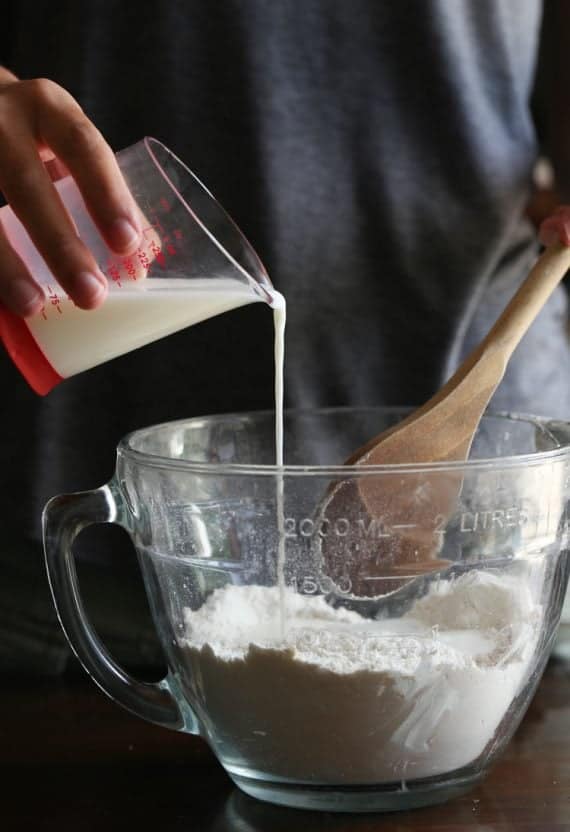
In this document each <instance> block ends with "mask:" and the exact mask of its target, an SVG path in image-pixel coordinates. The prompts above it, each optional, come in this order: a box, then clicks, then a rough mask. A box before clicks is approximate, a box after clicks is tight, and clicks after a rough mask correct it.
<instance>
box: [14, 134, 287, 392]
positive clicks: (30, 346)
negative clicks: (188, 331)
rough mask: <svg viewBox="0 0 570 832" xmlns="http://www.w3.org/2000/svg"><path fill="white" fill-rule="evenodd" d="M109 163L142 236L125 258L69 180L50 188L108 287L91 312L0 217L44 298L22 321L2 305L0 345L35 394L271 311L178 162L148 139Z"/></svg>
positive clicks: (232, 230) (223, 221) (259, 267)
mask: <svg viewBox="0 0 570 832" xmlns="http://www.w3.org/2000/svg"><path fill="white" fill-rule="evenodd" d="M117 161H118V164H119V167H120V169H121V171H122V173H123V175H124V177H125V179H126V182H127V185H128V186H129V188H130V190H131V193H132V195H133V197H134V199H135V202H136V203H137V206H138V209H139V212H140V223H141V228H142V242H141V244H140V246H139V248H138V250H137V251H136V252H134V254H132V255H129V256H128V257H124V256H118V255H116V254H114V253H113V252H111V251H110V249H109V248H108V247H107V245H106V244H105V242H104V240H103V238H102V237H101V235H100V233H99V231H98V229H97V228H96V226H95V225H94V223H93V221H92V220H91V217H90V216H89V214H88V212H87V209H86V207H85V204H84V202H83V199H82V197H81V194H80V192H79V190H78V188H77V186H76V184H75V182H74V180H73V179H72V178H71V177H66V178H64V179H62V180H60V181H59V182H56V183H55V187H56V188H57V190H58V191H59V195H60V197H61V199H62V200H63V203H64V205H65V207H66V208H67V210H68V212H69V214H70V216H71V217H72V219H73V221H74V223H75V225H76V228H77V232H78V234H79V236H80V237H81V238H82V240H83V241H84V242H85V243H86V245H87V246H88V247H89V248H90V249H91V251H92V252H93V254H94V256H95V259H96V260H97V262H98V265H99V267H100V268H101V271H102V272H103V273H104V274H105V275H106V277H107V278H108V282H109V294H108V297H107V300H106V301H105V303H104V304H103V305H102V306H101V307H99V308H98V309H96V310H89V311H85V310H82V309H79V308H78V307H76V306H75V304H74V303H73V301H72V300H71V299H70V298H69V297H68V296H67V294H66V293H65V292H64V291H63V290H62V289H61V287H60V286H59V285H58V284H57V282H56V280H55V278H54V277H53V275H52V274H51V272H50V271H49V269H48V267H47V265H46V263H45V261H44V260H43V258H42V257H41V256H40V254H39V253H38V251H37V249H36V248H35V246H34V245H33V243H32V241H31V240H30V238H29V236H28V234H27V232H26V230H25V228H24V227H23V225H22V224H21V223H20V222H19V220H18V219H17V217H16V216H15V214H14V213H13V211H12V209H11V208H10V207H9V206H5V207H4V208H2V209H0V222H1V223H2V226H3V228H4V231H5V233H6V236H7V237H8V240H9V241H10V243H11V245H12V246H13V248H14V249H15V250H16V251H17V252H18V254H19V256H20V257H21V258H22V260H23V261H24V263H25V264H26V266H27V267H28V269H29V270H30V272H31V274H32V275H33V276H34V278H35V279H36V281H38V283H39V284H40V286H41V287H42V288H43V290H44V292H45V296H46V300H45V304H44V306H43V309H42V311H41V313H40V314H38V315H36V316H34V317H33V318H28V319H25V320H24V319H21V318H19V317H17V316H16V315H13V314H12V313H10V312H9V311H8V310H7V309H6V308H4V307H3V306H2V305H1V304H0V337H1V339H2V341H3V342H4V345H5V347H6V349H7V351H8V353H9V354H10V356H11V358H12V359H13V361H14V363H15V364H16V366H17V367H18V368H19V369H20V371H21V372H22V374H23V375H24V377H25V378H26V379H27V381H28V382H29V384H30V385H31V386H32V388H33V389H34V390H35V391H36V392H37V393H40V394H45V393H48V392H49V391H50V390H51V389H52V388H53V387H54V386H55V385H56V384H57V383H59V382H60V381H62V379H64V378H68V377H69V376H72V375H75V374H76V373H80V372H82V371H83V370H87V369H89V368H90V367H94V366H95V365H97V364H101V363H103V362H104V361H108V360H109V359H111V358H114V357H116V356H118V355H122V354H123V353H125V352H129V351H130V350H134V349H136V348H137V347H140V346H143V345H144V344H148V343H150V342H151V341H155V340H157V339H158V338H162V337H164V336H166V335H169V334H171V333H173V332H176V331H177V330H179V329H182V328H184V327H187V326H190V325H192V324H194V323H198V322H199V321H201V320H204V319H206V318H209V317H212V316H214V315H218V314H220V313H222V312H225V311H227V310H229V309H235V308H237V307H239V306H243V305H245V304H247V303H254V302H256V301H265V302H267V303H271V288H272V287H271V283H270V281H269V278H268V276H267V273H266V271H265V268H264V267H263V264H262V263H261V261H260V260H259V258H258V257H257V255H256V253H255V251H254V250H253V249H252V247H251V246H250V244H249V243H248V242H247V240H246V239H245V237H244V236H243V234H242V233H241V232H240V230H239V229H238V227H237V226H236V225H235V224H234V223H233V221H232V220H231V218H230V217H229V216H228V215H227V214H226V212H225V211H224V209H223V208H222V207H221V206H220V205H219V203H218V202H217V201H216V200H215V198H214V197H213V196H212V194H211V193H210V192H209V191H208V190H207V189H206V187H205V186H204V185H203V184H202V183H201V182H200V180H199V179H198V178H197V177H196V176H195V175H194V174H193V173H192V172H191V171H190V170H189V169H188V168H187V167H186V165H184V163H183V162H181V161H180V159H178V158H177V157H176V156H175V155H174V154H173V153H172V152H171V151H170V150H168V148H166V147H165V146H164V145H163V144H161V142H159V141H157V140H156V139H153V138H149V137H147V138H145V139H143V140H141V141H140V142H138V143H137V144H134V145H132V146H131V147H129V148H127V149H126V150H122V151H120V152H119V153H118V154H117Z"/></svg>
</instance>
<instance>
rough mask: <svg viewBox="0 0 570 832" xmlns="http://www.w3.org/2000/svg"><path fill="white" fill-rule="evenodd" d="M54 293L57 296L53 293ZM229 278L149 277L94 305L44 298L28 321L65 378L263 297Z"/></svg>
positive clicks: (243, 284)
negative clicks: (39, 310) (39, 309)
mask: <svg viewBox="0 0 570 832" xmlns="http://www.w3.org/2000/svg"><path fill="white" fill-rule="evenodd" d="M56 297H57V296H56ZM261 300H262V297H261V296H260V295H257V294H255V293H254V291H253V290H252V288H251V287H250V286H249V285H248V284H247V283H245V282H243V283H242V282H240V281H238V280H233V279H231V278H215V279H210V278H193V279H191V280H187V279H184V278H147V279H146V280H141V281H137V282H136V283H134V282H133V283H132V285H123V286H122V287H121V288H114V287H110V290H109V294H108V296H107V299H106V300H105V302H104V303H103V305H102V306H100V307H99V308H98V309H93V310H88V311H86V310H83V309H79V308H78V307H77V306H75V304H74V303H73V302H72V301H71V300H70V299H68V298H62V297H57V302H52V301H51V300H50V298H49V297H48V298H47V301H46V304H45V307H44V311H43V313H42V314H39V315H36V316H34V317H33V318H28V319H27V320H26V324H27V326H28V328H29V330H30V332H31V334H32V335H33V337H34V339H35V341H36V343H37V344H38V346H39V348H40V350H41V351H42V352H43V354H44V356H45V357H46V359H47V360H48V361H49V363H50V364H51V366H52V367H53V368H54V370H55V371H56V372H57V373H58V374H59V375H60V376H61V377H62V378H68V377H69V376H72V375H74V374H75V373H79V372H82V371H83V370H87V369H89V368H90V367H94V366H96V365H97V364H101V363H103V362H104V361H109V360H110V359H111V358H115V357H116V356H118V355H122V354H123V353H126V352H129V351H130V350H134V349H137V347H141V346H143V345H144V344H148V343H150V342H152V341H156V340H157V339H159V338H163V337H164V336H165V335H170V334H171V333H173V332H177V331H178V330H180V329H183V328H185V327H187V326H192V325H193V324H196V323H198V322H199V321H203V320H205V319H206V318H211V317H213V316H214V315H220V314H221V313H222V312H226V311H228V310H230V309H236V308H238V307H240V306H244V305H245V304H248V303H254V302H256V301H261Z"/></svg>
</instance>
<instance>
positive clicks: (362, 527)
mask: <svg viewBox="0 0 570 832" xmlns="http://www.w3.org/2000/svg"><path fill="white" fill-rule="evenodd" d="M403 415H404V411H402V410H398V409H379V408H346V409H328V410H315V411H306V412H303V411H299V412H290V413H287V414H286V416H285V460H286V463H287V464H286V466H285V467H283V468H277V467H276V466H275V465H274V459H275V449H274V442H275V439H274V416H273V414H272V413H245V414H237V415H236V414H233V415H221V416H212V417H207V418H194V419H187V420H184V421H179V422H173V423H170V424H164V425H158V426H155V427H150V428H145V429H143V430H139V431H137V432H135V433H133V434H131V435H129V436H127V437H126V438H125V439H124V440H123V441H122V442H121V443H120V445H119V447H118V452H117V465H116V471H115V474H114V476H113V478H112V480H111V482H109V483H108V484H107V485H104V486H102V487H101V488H98V489H96V490H94V491H88V492H83V493H80V494H71V495H65V496H59V497H55V498H54V499H52V500H51V501H50V502H49V503H48V505H47V507H46V509H45V513H44V539H45V551H46V559H47V568H48V573H49V579H50V584H51V588H52V592H53V596H54V600H55V604H56V606H57V609H58V612H59V616H60V620H61V623H62V625H63V628H64V630H65V632H66V634H67V637H68V639H69V641H70V643H71V645H72V647H73V649H74V651H75V653H76V654H77V656H78V658H79V659H80V661H81V662H82V663H83V665H84V667H85V668H86V670H87V672H88V673H89V674H90V675H91V676H92V677H93V679H94V681H95V682H96V683H97V684H98V685H100V687H101V688H102V689H103V690H104V691H105V692H106V693H107V694H108V695H109V696H110V697H112V698H113V699H114V700H116V701H117V702H118V703H120V704H122V705H123V706H125V707H126V708H128V709H129V710H131V711H132V712H134V713H136V714H139V715H140V716H142V717H144V718H146V719H149V720H152V721H154V722H155V723H158V724H160V725H163V726H166V727H169V728H173V729H176V730H181V731H186V732H189V733H196V734H200V735H201V736H202V737H203V738H204V739H205V740H206V742H208V743H209V745H210V746H211V748H212V750H213V752H214V753H215V754H216V756H217V758H218V759H219V761H220V763H221V764H222V765H223V766H224V768H225V769H226V771H227V772H228V774H229V775H230V777H231V778H232V779H233V781H234V782H235V783H236V784H237V785H238V786H239V787H240V788H241V789H243V790H244V791H245V792H247V793H248V794H250V795H253V796H255V797H258V798H261V799H264V800H268V801H272V802H275V803H281V804H286V805H290V806H299V807H305V808H318V809H325V810H340V811H358V810H363V811H371V810H394V809H405V808H410V807H413V806H420V805H426V804H430V803H435V802H439V801H444V800H447V799H449V798H451V797H453V796H454V795H457V794H460V793H462V792H464V791H465V790H467V789H469V788H470V787H471V786H472V785H473V784H475V783H477V782H478V781H479V780H480V778H481V777H482V776H483V775H484V774H485V772H486V771H487V770H488V768H489V766H490V765H491V764H492V763H493V761H494V760H495V759H496V758H497V756H498V755H499V754H500V753H501V751H502V749H503V748H504V747H505V744H506V743H507V742H508V741H509V739H510V737H511V736H512V734H513V732H514V731H515V729H516V727H517V725H518V723H519V721H520V720H521V718H522V716H523V714H524V712H525V710H526V708H527V706H528V704H529V701H530V698H531V697H532V694H533V691H534V690H535V688H536V685H537V683H538V681H539V679H540V675H541V673H542V671H543V668H544V666H545V664H546V661H547V658H548V656H549V652H550V650H551V647H552V643H553V640H554V637H555V634H556V627H557V624H558V619H559V616H560V611H561V607H562V601H563V597H564V592H565V588H566V584H567V577H568V558H567V549H568V516H567V506H568V491H569V485H570V477H569V464H570V442H569V440H570V427H569V426H568V425H567V424H565V423H561V422H548V421H545V420H538V419H534V418H530V417H522V416H515V415H498V416H493V415H488V416H485V417H484V418H483V420H482V422H481V425H480V428H479V430H478V433H477V435H476V437H475V441H474V443H473V447H472V451H471V455H470V459H469V460H468V461H467V462H465V463H436V464H430V465H417V466H411V465H392V466H380V467H372V466H360V467H358V466H343V464H342V462H343V460H344V459H346V458H348V457H349V455H350V454H351V453H352V452H353V451H354V449H355V448H357V447H358V446H359V445H361V444H363V443H364V442H365V441H366V440H368V439H369V438H370V437H371V436H373V435H375V434H377V433H378V432H380V431H381V430H383V429H385V428H387V427H388V426H389V425H391V424H394V423H395V422H397V421H398V420H399V419H401V418H402V416H403ZM369 478H376V479H377V480H378V481H379V482H380V481H381V482H382V489H381V491H382V493H384V494H386V493H389V492H390V490H391V488H392V487H393V488H394V489H399V490H400V492H401V491H402V490H404V491H406V490H407V491H408V492H409V494H411V495H412V496H413V499H412V500H411V502H410V505H411V506H412V507H413V506H414V505H416V506H417V507H418V511H417V513H415V512H414V511H413V510H412V511H411V512H410V513H409V515H408V516H407V517H405V518H402V517H401V516H399V517H397V518H395V517H394V516H393V515H392V514H391V509H390V505H389V503H388V504H387V505H386V506H384V507H380V509H379V511H378V512H377V513H376V514H375V515H374V516H370V514H368V512H367V509H366V508H365V506H364V505H363V503H362V502H361V501H359V497H358V495H359V485H360V484H361V483H362V481H363V480H364V479H367V481H369ZM446 486H449V487H450V488H452V489H455V493H456V498H455V500H454V501H452V503H451V508H450V509H449V511H448V512H447V513H446V514H445V515H444V514H442V513H441V511H437V510H436V509H437V506H438V503H437V500H436V501H435V502H433V508H434V511H433V512H431V513H430V507H431V506H432V502H430V501H433V499H434V497H433V495H434V494H437V493H441V490H442V488H443V489H445V488H446ZM339 487H342V488H345V489H346V494H347V495H349V496H351V495H352V496H351V499H347V500H346V501H345V502H344V504H342V506H343V510H342V511H341V512H340V513H339V511H338V505H339V503H338V502H335V505H336V506H337V511H336V514H335V515H334V516H329V515H327V513H326V511H325V512H323V505H326V495H327V494H330V491H331V489H333V488H339ZM420 509H421V510H420ZM396 519H397V520H398V522H395V520H396ZM402 520H404V522H402ZM92 523H118V524H120V525H121V526H123V527H124V528H125V529H126V530H127V531H128V533H129V534H130V535H131V538H132V540H133V543H134V545H135V547H136V550H137V552H138V557H139V562H140V567H141V570H142V573H143V577H144V581H145V585H146V590H147V594H148V598H149V602H150V605H151V609H152V612H153V616H154V621H155V624H156V628H157V631H158V633H159V636H160V640H161V643H162V647H163V650H164V654H165V658H166V661H167V664H168V674H167V676H166V677H165V678H164V679H163V680H162V681H161V682H160V683H158V684H149V683H145V682H141V681H139V680H137V679H134V678H132V677H130V676H129V675H128V674H126V673H125V672H124V671H123V670H122V669H121V668H120V667H119V666H118V665H117V664H116V663H115V662H114V661H113V659H112V657H111V656H110V655H109V654H108V653H107V651H106V650H105V648H104V647H103V646H102V644H101V643H100V642H99V640H98V638H97V636H96V634H95V632H94V630H93V628H92V627H91V625H90V623H89V621H88V620H87V618H86V616H85V613H84V610H83V607H82V603H81V598H80V592H79V587H78V581H77V576H76V572H75V567H74V561H73V555H72V543H73V540H74V538H75V536H76V535H77V534H78V533H79V531H80V530H81V529H83V528H84V527H85V526H87V525H89V524H92ZM426 552H428V553H429V557H427V559H426ZM418 553H422V554H421V556H420V555H419V554H418ZM189 788H191V784H189Z"/></svg>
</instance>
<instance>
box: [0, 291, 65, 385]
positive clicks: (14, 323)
mask: <svg viewBox="0 0 570 832" xmlns="http://www.w3.org/2000/svg"><path fill="white" fill-rule="evenodd" d="M0 340H1V341H2V343H3V344H4V346H5V348H6V351H7V353H8V355H9V356H10V358H11V359H12V361H13V362H14V364H15V365H16V367H17V368H18V370H19V371H20V372H21V374H22V375H23V376H24V378H25V379H26V381H27V382H28V384H29V385H30V387H31V388H32V390H34V392H35V393H37V394H38V395H40V396H45V395H46V394H47V393H49V391H50V390H53V388H54V387H55V386H56V384H59V383H60V381H63V378H62V376H60V375H59V373H58V372H56V370H54V368H53V367H52V365H51V364H50V363H49V361H48V360H47V358H46V357H45V355H44V354H43V352H42V351H41V349H40V348H39V346H38V344H37V343H36V340H35V338H34V336H33V335H32V333H31V332H30V330H29V328H28V326H27V324H26V321H25V319H24V318H20V317H18V316H17V315H15V314H14V313H13V312H10V310H9V309H6V307H5V306H3V305H2V304H1V303H0Z"/></svg>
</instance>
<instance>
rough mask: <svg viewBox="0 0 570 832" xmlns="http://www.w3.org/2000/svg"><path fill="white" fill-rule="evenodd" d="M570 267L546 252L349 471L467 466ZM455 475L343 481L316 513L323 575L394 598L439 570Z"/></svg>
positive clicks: (350, 591) (458, 475) (564, 254)
mask: <svg viewBox="0 0 570 832" xmlns="http://www.w3.org/2000/svg"><path fill="white" fill-rule="evenodd" d="M568 268H570V248H568V247H565V246H562V245H561V244H556V245H553V246H551V247H549V248H548V249H546V250H545V251H544V253H543V254H542V255H541V256H540V258H539V259H538V260H537V262H536V263H535V265H534V267H533V269H532V271H531V272H530V274H529V275H528V277H527V278H526V280H525V281H524V283H523V284H522V285H521V286H520V288H519V289H518V291H517V292H516V294H515V295H514V297H513V298H512V300H511V301H510V303H509V304H508V305H507V307H506V309H505V310H504V311H503V313H502V315H501V316H500V318H499V319H498V320H497V322H496V323H495V325H494V326H493V328H492V329H491V330H490V332H489V333H488V335H487V336H486V337H485V339H484V340H483V341H482V342H481V344H479V346H478V347H476V348H475V349H474V350H473V351H472V352H471V353H470V355H469V356H468V357H467V358H466V360H465V361H464V362H463V364H461V366H460V367H459V369H458V370H457V371H456V372H455V374H454V375H453V376H452V377H451V378H450V379H449V381H448V382H447V383H446V384H445V385H444V386H443V387H442V388H441V390H439V391H438V392H437V393H436V394H435V395H434V396H433V397H432V398H431V399H430V400H429V401H428V402H426V403H425V404H424V405H423V406H422V407H420V408H419V409H417V410H416V411H414V412H413V413H412V414H411V415H410V416H408V417H407V418H406V419H404V420H403V421H402V422H400V423H399V424H397V425H396V426H394V427H392V428H390V429H389V430H387V431H384V432H383V433H381V434H379V435H378V436H375V437H374V438H373V439H371V440H370V441H369V442H367V443H366V444H365V445H363V446H362V447H361V448H359V449H358V450H357V451H355V452H354V453H353V454H352V455H351V457H350V458H349V459H348V460H347V463H346V464H348V465H357V466H359V465H387V466H389V465H402V464H408V465H410V464H412V465H413V464H414V463H428V462H446V461H451V460H454V461H455V460H459V461H462V460H465V459H466V458H467V456H468V454H469V450H470V447H471V443H472V441H473V436H474V434H475V432H476V430H477V427H478V425H479V422H480V420H481V417H482V415H483V411H484V410H485V408H486V406H487V404H488V402H489V400H490V398H491V396H492V395H493V393H494V391H495V389H496V388H497V386H498V384H499V382H500V381H501V379H502V378H503V375H504V373H505V370H506V368H507V364H508V362H509V359H510V357H511V355H512V353H513V351H514V350H515V348H516V346H517V345H518V343H519V341H520V340H521V338H522V336H523V335H524V334H525V332H526V331H527V329H528V328H529V326H530V325H531V323H532V322H533V321H534V319H535V317H536V316H537V314H538V313H539V312H540V310H541V309H542V307H543V305H544V304H545V302H546V301H547V300H548V298H549V296H550V295H551V293H552V292H553V290H554V289H555V287H556V286H557V285H558V283H559V282H560V280H561V279H562V278H563V277H564V275H565V274H566V272H567V270H568ZM461 484H462V471H461V468H458V469H457V470H455V469H447V470H439V469H438V468H434V469H432V470H431V471H423V472H417V473H414V472H411V473H410V472H409V471H408V472H405V471H398V470H394V471H389V470H388V471H386V472H385V473H382V474H379V475H378V476H369V477H351V478H350V479H342V480H340V481H338V482H337V483H335V484H334V486H332V487H331V489H330V490H329V492H328V494H327V496H326V497H325V499H324V501H323V503H322V504H321V505H320V507H319V510H318V513H317V517H318V526H317V527H318V528H320V529H324V530H325V531H326V533H322V534H321V535H320V536H319V540H318V544H317V549H318V551H317V555H318V557H319V559H320V571H321V574H324V575H326V576H327V577H328V578H331V579H332V580H333V582H334V583H335V585H336V586H337V587H339V588H341V591H342V592H343V593H344V594H345V595H352V596H355V595H357V596H366V597H371V596H375V597H376V596H379V595H387V594H390V593H392V592H394V591H396V590H398V589H400V587H402V585H404V584H406V583H407V582H408V581H409V580H412V579H414V578H416V577H418V576H420V575H422V574H425V573H429V572H434V571H440V570H442V569H444V568H446V567H447V566H449V562H448V561H445V560H438V559H437V555H438V553H439V550H440V549H441V545H442V541H443V532H444V527H445V523H446V521H447V519H448V518H449V516H450V515H451V514H452V512H453V510H454V506H455V505H456V503H457V498H458V496H459V492H460V490H461Z"/></svg>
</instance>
